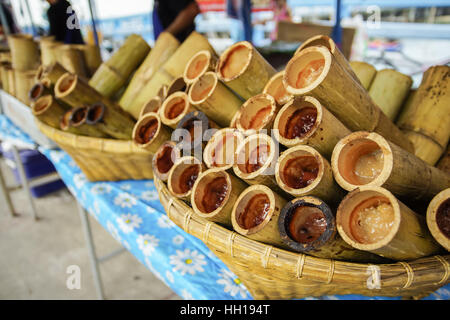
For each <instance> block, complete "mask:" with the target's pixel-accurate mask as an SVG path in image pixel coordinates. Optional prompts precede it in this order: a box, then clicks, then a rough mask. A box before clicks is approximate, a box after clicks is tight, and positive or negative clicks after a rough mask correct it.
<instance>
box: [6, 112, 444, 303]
mask: <svg viewBox="0 0 450 320" xmlns="http://www.w3.org/2000/svg"><path fill="white" fill-rule="evenodd" d="M3 122H6V121H5V120H4V119H2V115H0V124H3ZM9 129H11V130H10V132H6V130H9ZM1 130H2V135H3V134H9V133H11V134H13V135H14V134H15V133H17V129H16V128H15V127H14V125H13V124H12V123H10V122H8V126H4V125H2V127H1ZM39 150H40V151H41V152H42V153H43V154H45V155H46V156H47V157H48V158H49V160H50V161H52V162H53V164H54V166H55V167H56V170H57V171H58V173H59V174H60V176H61V178H62V180H63V181H64V183H65V184H66V185H67V187H68V189H69V190H70V192H71V193H72V194H73V196H74V197H75V198H76V199H77V200H78V201H79V203H80V204H81V205H82V206H83V207H84V208H85V209H86V210H87V211H88V212H89V213H90V214H91V215H92V216H93V217H94V218H95V219H96V220H97V221H98V222H99V223H100V224H101V225H102V226H103V227H104V228H105V229H106V230H107V231H108V232H109V233H110V234H111V236H113V237H114V238H115V239H116V240H117V241H118V242H119V243H121V244H122V245H123V246H124V247H125V248H126V249H127V250H129V251H130V252H131V253H132V254H133V255H134V256H135V257H136V258H137V259H138V260H139V261H140V262H141V263H143V264H144V265H145V266H146V267H147V268H148V269H150V270H151V271H152V272H153V273H154V274H155V275H156V276H157V277H158V278H159V279H160V280H161V281H163V282H164V283H165V284H166V285H167V286H169V287H170V288H171V289H172V290H173V291H174V292H175V293H177V294H178V295H179V296H180V297H182V298H184V299H187V300H190V299H195V300H234V299H235V300H251V299H253V298H252V297H251V295H250V293H249V292H248V290H247V289H246V288H245V286H244V284H243V283H242V282H241V281H240V280H239V279H238V278H237V277H236V276H235V275H234V274H233V273H232V272H231V271H230V270H229V269H228V268H227V266H226V265H225V264H224V263H223V262H222V261H221V260H220V259H218V258H217V257H216V256H215V255H214V253H213V252H212V251H211V250H209V248H208V247H207V246H206V245H205V244H204V243H203V242H202V241H201V240H199V239H197V238H196V237H194V236H192V235H189V234H187V233H186V232H185V231H183V230H182V229H181V228H179V227H178V226H176V225H175V224H174V223H173V222H172V221H171V220H170V219H169V218H168V217H167V215H166V213H165V212H164V208H163V206H162V204H161V203H160V201H159V198H158V192H157V190H156V188H155V186H154V183H153V181H152V180H139V181H135V180H126V181H120V182H95V183H93V182H89V181H87V179H86V177H85V175H84V174H83V173H82V172H81V170H80V169H79V167H78V166H77V165H76V163H75V162H74V161H73V160H72V159H71V158H70V156H69V155H68V154H67V153H66V152H64V151H62V150H49V149H45V148H39ZM305 299H321V300H369V299H374V300H386V299H390V300H391V299H392V300H399V299H401V297H395V298H386V297H366V296H360V295H342V296H339V295H336V296H324V297H319V298H313V297H311V298H305ZM425 299H428V300H436V299H445V300H448V299H450V285H447V286H445V287H443V288H441V289H439V290H437V291H436V292H434V293H433V294H431V295H430V296H428V297H426V298H425Z"/></svg>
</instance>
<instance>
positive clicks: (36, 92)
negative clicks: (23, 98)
mask: <svg viewBox="0 0 450 320" xmlns="http://www.w3.org/2000/svg"><path fill="white" fill-rule="evenodd" d="M47 94H51V91H50V90H49V89H47V88H46V87H45V86H44V85H43V84H42V83H41V82H37V83H35V84H34V85H33V86H32V87H31V89H30V91H29V92H28V99H29V100H30V102H31V103H33V102H35V101H36V100H37V99H39V98H40V97H42V96H44V95H47Z"/></svg>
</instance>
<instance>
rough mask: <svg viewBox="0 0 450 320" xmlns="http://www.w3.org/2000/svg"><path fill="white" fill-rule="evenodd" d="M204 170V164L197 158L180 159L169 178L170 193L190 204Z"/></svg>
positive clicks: (171, 170)
mask: <svg viewBox="0 0 450 320" xmlns="http://www.w3.org/2000/svg"><path fill="white" fill-rule="evenodd" d="M204 169H205V167H204V165H203V163H202V162H201V161H200V160H198V159H197V158H195V157H192V156H186V157H182V158H180V159H178V160H177V161H176V162H175V163H174V165H173V166H172V168H171V169H170V171H169V176H168V178H167V188H168V189H169V191H170V193H171V194H172V195H173V196H174V197H176V198H178V199H181V200H185V201H188V202H190V201H191V193H192V188H193V187H194V183H195V181H196V180H197V178H198V176H199V175H200V174H201V173H202V172H203V171H204Z"/></svg>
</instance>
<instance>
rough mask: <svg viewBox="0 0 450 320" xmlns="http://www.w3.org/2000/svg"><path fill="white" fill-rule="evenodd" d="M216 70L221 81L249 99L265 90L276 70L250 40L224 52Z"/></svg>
mask: <svg viewBox="0 0 450 320" xmlns="http://www.w3.org/2000/svg"><path fill="white" fill-rule="evenodd" d="M216 72H217V76H218V77H219V79H220V80H221V81H223V82H224V83H225V84H226V85H227V86H228V87H230V88H231V89H232V90H233V91H234V92H236V93H237V94H238V95H240V96H241V97H242V98H243V99H245V100H247V99H250V98H251V97H253V96H254V95H257V94H259V93H261V92H262V91H263V90H264V87H265V86H266V84H267V82H269V80H270V78H272V76H274V75H275V73H276V70H275V69H274V68H273V67H272V66H271V65H270V64H269V63H268V62H267V61H266V59H264V57H263V56H262V55H261V54H260V53H259V52H258V51H257V50H256V49H255V47H253V45H252V44H251V43H250V42H247V41H241V42H238V43H235V44H234V45H232V46H230V47H229V48H228V49H227V50H225V52H224V53H222V55H221V56H220V58H219V62H218V64H217V69H216Z"/></svg>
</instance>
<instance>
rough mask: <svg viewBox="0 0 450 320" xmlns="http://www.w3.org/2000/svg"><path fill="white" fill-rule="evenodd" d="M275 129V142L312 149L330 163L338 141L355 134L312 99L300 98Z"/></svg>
mask: <svg viewBox="0 0 450 320" xmlns="http://www.w3.org/2000/svg"><path fill="white" fill-rule="evenodd" d="M273 128H274V130H273V134H274V137H275V139H277V140H278V141H279V142H280V143H281V144H283V145H284V146H286V147H288V148H290V147H295V146H297V145H308V146H311V147H313V148H314V149H316V150H317V151H319V152H320V153H321V154H322V155H323V156H324V157H325V158H326V159H328V160H329V159H331V154H332V153H333V149H334V147H335V146H336V144H337V143H338V141H339V140H341V139H342V138H344V137H345V136H347V135H349V134H350V133H351V132H350V130H348V129H347V127H345V126H344V125H343V124H342V122H340V121H339V120H338V119H337V118H336V117H335V116H334V115H333V114H332V113H331V112H329V111H328V110H327V109H326V108H325V107H324V106H322V104H321V103H320V102H319V101H318V100H317V99H315V98H313V97H311V96H304V97H296V98H294V99H292V100H291V101H289V102H288V103H287V104H285V105H284V107H283V108H281V110H280V111H279V112H278V114H277V116H276V118H275V122H274V125H273Z"/></svg>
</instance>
